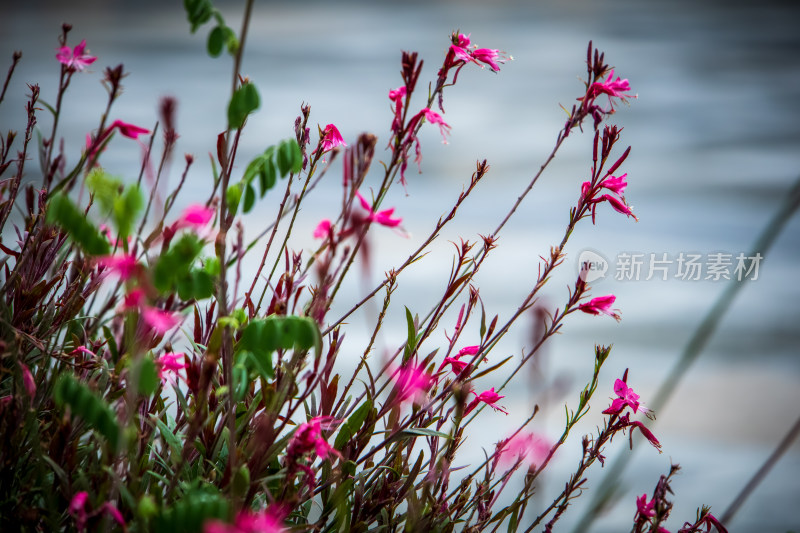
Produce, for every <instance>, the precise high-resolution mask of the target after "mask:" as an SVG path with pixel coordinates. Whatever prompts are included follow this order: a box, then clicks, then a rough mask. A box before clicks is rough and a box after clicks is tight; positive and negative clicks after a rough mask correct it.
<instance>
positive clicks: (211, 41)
mask: <svg viewBox="0 0 800 533" xmlns="http://www.w3.org/2000/svg"><path fill="white" fill-rule="evenodd" d="M206 47H207V48H208V55H210V56H211V57H219V55H220V54H221V53H222V48H223V47H226V48H227V49H228V53H229V54H231V55H234V54H235V53H236V50H238V48H239V40H238V39H236V34H235V33H234V31H233V30H232V29H230V28H229V27H228V26H226V25H225V24H224V23H220V24H219V25H217V26H215V27H214V29H213V30H211V32H210V33H209V34H208V43H207V45H206Z"/></svg>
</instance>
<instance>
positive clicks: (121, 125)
mask: <svg viewBox="0 0 800 533" xmlns="http://www.w3.org/2000/svg"><path fill="white" fill-rule="evenodd" d="M114 128H117V129H118V130H119V132H120V133H121V134H122V135H124V136H125V137H127V138H129V139H134V140H135V139H138V138H139V135H147V134H148V133H150V130H148V129H145V128H142V127H139V126H136V125H134V124H129V123H127V122H122V121H121V120H115V121H114V122H112V123H111V126H109V127H108V129H107V130H106V136H107V135H108V134H109V133H110V132H111V131H112V130H113V129H114Z"/></svg>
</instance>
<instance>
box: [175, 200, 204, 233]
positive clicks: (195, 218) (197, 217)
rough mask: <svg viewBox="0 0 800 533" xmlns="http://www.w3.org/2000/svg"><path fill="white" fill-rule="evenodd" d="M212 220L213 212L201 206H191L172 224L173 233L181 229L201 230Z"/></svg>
mask: <svg viewBox="0 0 800 533" xmlns="http://www.w3.org/2000/svg"><path fill="white" fill-rule="evenodd" d="M213 218H214V210H213V209H212V208H210V207H206V206H205V205H203V204H192V205H190V206H189V207H187V208H186V209H184V210H183V213H181V216H180V218H178V220H176V221H175V223H174V224H173V229H174V230H175V231H177V230H179V229H181V228H189V227H192V228H202V227H203V226H205V225H206V224H208V223H209V222H211V220H212V219H213Z"/></svg>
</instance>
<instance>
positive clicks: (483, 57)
mask: <svg viewBox="0 0 800 533" xmlns="http://www.w3.org/2000/svg"><path fill="white" fill-rule="evenodd" d="M472 57H474V58H475V59H477V60H478V61H480V62H481V63H485V64H487V65H489V68H490V69H492V71H494V72H499V71H500V65H498V63H505V62H506V59H505V58H504V57H502V56H501V55H500V51H499V50H492V49H491V48H478V49H477V50H473V51H472Z"/></svg>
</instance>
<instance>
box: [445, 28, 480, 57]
mask: <svg viewBox="0 0 800 533" xmlns="http://www.w3.org/2000/svg"><path fill="white" fill-rule="evenodd" d="M470 35H472V34H470ZM470 35H464V34H463V33H460V34H458V37H456V38H455V39H454V41H455V42H454V43H453V44H451V45H450V51H451V52H453V55H454V56H455V57H457V58H458V59H460V60H461V61H465V62H467V63H470V62H472V63H474V62H475V59H474V58H473V57H472V54H471V53H470V51H469V45H470V40H469V38H470Z"/></svg>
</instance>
